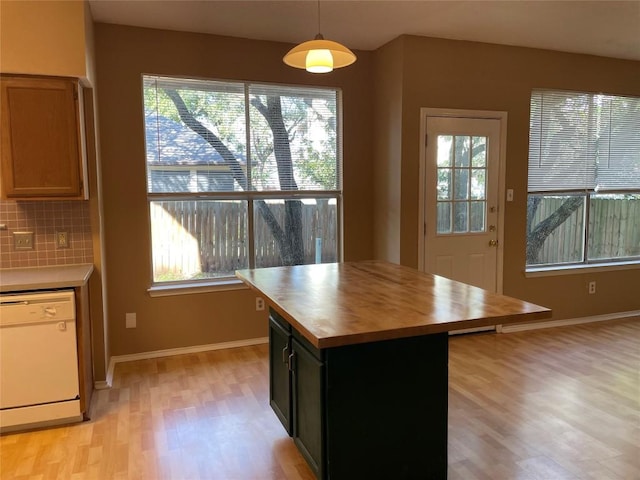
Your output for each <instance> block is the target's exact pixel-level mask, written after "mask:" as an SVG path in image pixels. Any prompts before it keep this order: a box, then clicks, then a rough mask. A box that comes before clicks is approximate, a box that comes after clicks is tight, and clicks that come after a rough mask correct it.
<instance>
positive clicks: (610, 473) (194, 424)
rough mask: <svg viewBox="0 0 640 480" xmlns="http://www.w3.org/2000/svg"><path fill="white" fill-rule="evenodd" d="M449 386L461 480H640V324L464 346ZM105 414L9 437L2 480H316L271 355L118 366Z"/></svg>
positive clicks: (98, 400) (259, 350)
mask: <svg viewBox="0 0 640 480" xmlns="http://www.w3.org/2000/svg"><path fill="white" fill-rule="evenodd" d="M449 382H450V388H449V479H451V480H475V479H480V480H484V479H491V480H498V479H505V480H515V479H518V480H530V479H531V480H534V479H542V480H556V479H580V480H587V479H589V480H591V479H592V480H607V479H624V480H632V479H640V318H635V319H628V320H624V321H612V322H601V323H592V324H588V325H581V326H573V327H562V328H553V329H546V330H537V331H530V332H521V333H511V334H505V335H494V334H484V335H482V334H481V335H472V336H464V337H453V338H451V341H450V373H449ZM93 402H94V403H93V406H92V413H91V416H92V420H91V421H88V422H84V423H82V424H78V425H73V426H67V427H59V428H54V429H49V430H41V431H35V432H30V433H18V434H6V435H3V436H2V437H0V462H1V463H0V476H1V477H2V479H3V480H5V479H27V478H28V479H53V478H58V479H97V480H102V479H144V480H147V479H149V480H153V479H168V480H174V479H175V480H182V479H216V480H245V479H246V480H254V479H255V480H258V479H265V480H266V479H311V478H312V475H311V473H310V470H309V469H308V468H307V466H306V464H305V462H304V460H303V459H302V457H301V456H300V455H299V453H298V452H297V450H296V448H295V447H294V445H293V442H292V440H291V439H290V438H289V437H288V436H287V435H286V433H285V432H284V429H283V428H282V426H281V425H280V424H279V423H278V420H277V419H276V417H275V415H274V414H273V412H272V411H271V409H270V407H269V405H268V357H267V346H266V345H260V346H254V347H243V348H236V349H231V350H223V351H215V352H206V353H198V354H189V355H181V356H175V357H168V358H160V359H154V360H142V361H136V362H129V363H122V364H118V365H117V368H116V371H115V378H114V385H113V388H112V389H111V390H102V391H98V392H96V394H95V395H94V400H93ZM372 421H375V419H372ZM363 480H364V479H363ZM390 480H392V479H390Z"/></svg>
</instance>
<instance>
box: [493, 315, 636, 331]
mask: <svg viewBox="0 0 640 480" xmlns="http://www.w3.org/2000/svg"><path fill="white" fill-rule="evenodd" d="M636 316H640V310H632V311H630V312H617V313H606V314H604V315H593V316H590V317H580V318H566V319H563V320H552V321H549V322H531V323H516V324H513V325H500V326H499V328H498V332H500V333H515V332H523V331H525V330H539V329H541V328H553V327H566V326H568V325H580V324H582V323H592V322H604V321H607V320H619V319H621V318H627V317H636Z"/></svg>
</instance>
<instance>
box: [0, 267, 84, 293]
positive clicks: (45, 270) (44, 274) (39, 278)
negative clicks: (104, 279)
mask: <svg viewBox="0 0 640 480" xmlns="http://www.w3.org/2000/svg"><path fill="white" fill-rule="evenodd" d="M92 272H93V265H92V264H90V263H82V264H76V265H55V266H49V267H27V268H2V269H0V292H17V291H26V290H47V289H50V288H74V287H81V286H83V285H84V284H86V283H87V281H88V280H89V277H90V276H91V273H92Z"/></svg>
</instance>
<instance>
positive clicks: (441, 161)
mask: <svg viewBox="0 0 640 480" xmlns="http://www.w3.org/2000/svg"><path fill="white" fill-rule="evenodd" d="M452 146H453V137H452V136H451V135H438V160H437V162H438V167H451V157H452V155H453V148H452Z"/></svg>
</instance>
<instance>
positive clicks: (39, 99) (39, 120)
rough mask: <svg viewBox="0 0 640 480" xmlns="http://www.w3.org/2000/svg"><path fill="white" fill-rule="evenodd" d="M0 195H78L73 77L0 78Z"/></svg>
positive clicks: (78, 144)
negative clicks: (0, 93)
mask: <svg viewBox="0 0 640 480" xmlns="http://www.w3.org/2000/svg"><path fill="white" fill-rule="evenodd" d="M0 84H1V86H2V97H1V108H2V115H1V117H2V118H1V125H2V147H1V157H2V158H1V160H2V163H1V167H2V197H3V198H7V199H22V200H24V199H56V198H57V199H74V198H77V199H81V198H85V197H84V192H83V175H84V168H83V167H84V161H83V155H82V144H81V134H80V125H81V124H80V120H81V118H80V108H79V99H78V81H77V80H74V79H69V78H51V77H20V76H2V77H0Z"/></svg>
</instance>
